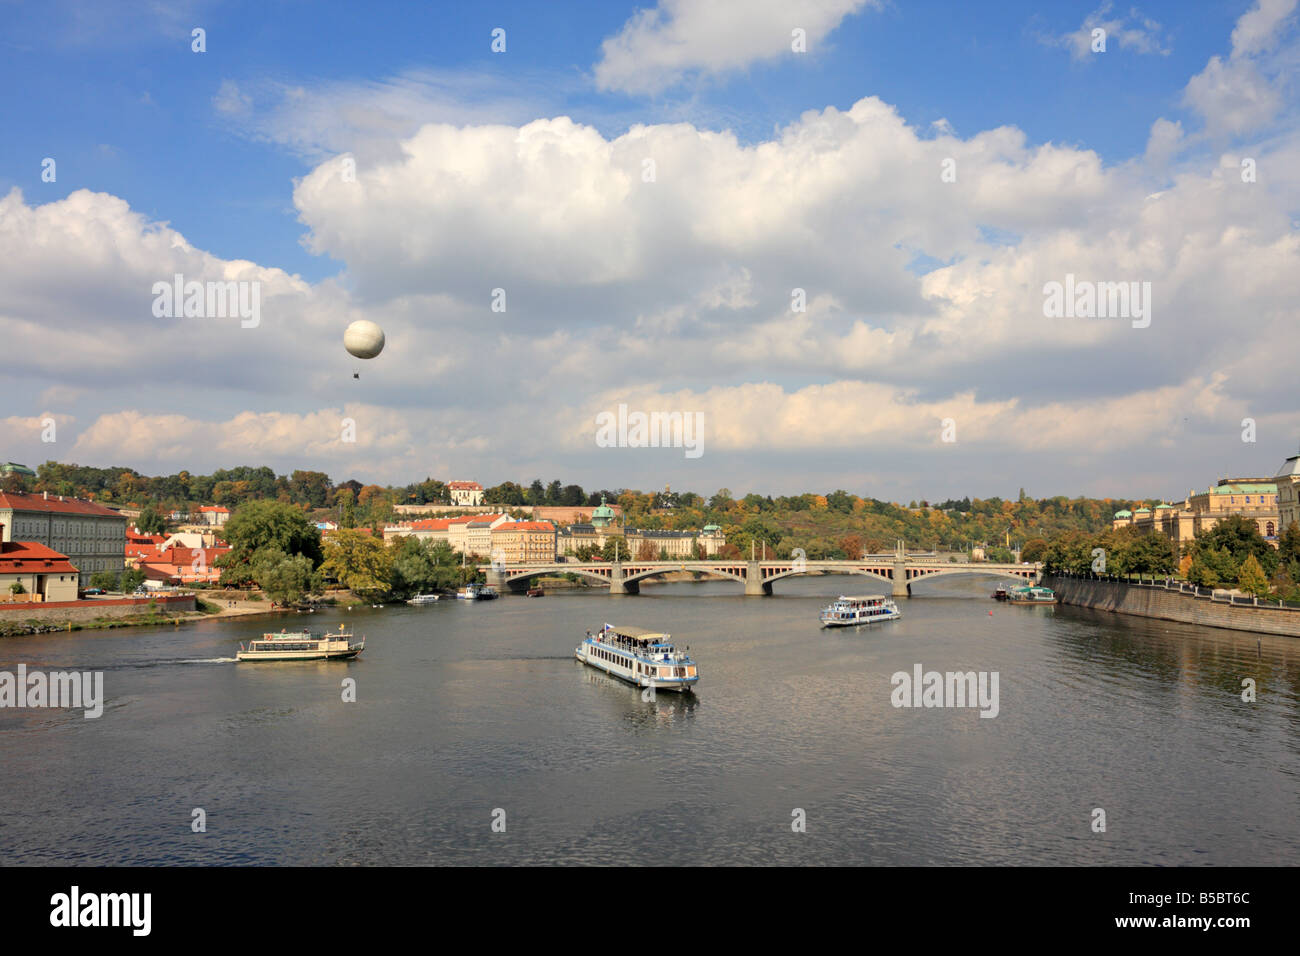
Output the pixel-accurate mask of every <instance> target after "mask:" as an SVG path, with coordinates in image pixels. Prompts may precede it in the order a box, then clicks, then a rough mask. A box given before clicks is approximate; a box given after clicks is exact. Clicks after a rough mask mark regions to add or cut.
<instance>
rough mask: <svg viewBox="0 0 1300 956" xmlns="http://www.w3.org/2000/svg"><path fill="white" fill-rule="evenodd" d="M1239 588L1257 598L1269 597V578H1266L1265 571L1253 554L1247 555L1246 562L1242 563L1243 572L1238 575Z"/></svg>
mask: <svg viewBox="0 0 1300 956" xmlns="http://www.w3.org/2000/svg"><path fill="white" fill-rule="evenodd" d="M1237 586H1238V587H1240V588H1241V589H1242V590H1243V591H1245V592H1246V593H1247V594H1251V595H1254V596H1255V597H1267V596H1268V593H1269V590H1270V589H1269V586H1268V578H1267V577H1265V575H1264V569H1263V568H1262V567H1260V564H1259V562H1258V561H1257V560H1255V556H1254V555H1253V554H1251V555H1247V556H1246V560H1245V561H1243V562H1241V571H1240V572H1239V573H1238V574H1237Z"/></svg>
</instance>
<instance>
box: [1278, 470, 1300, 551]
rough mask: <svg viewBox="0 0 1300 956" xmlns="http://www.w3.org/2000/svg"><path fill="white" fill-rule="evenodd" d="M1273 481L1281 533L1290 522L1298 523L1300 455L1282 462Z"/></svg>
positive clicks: (1299, 512)
mask: <svg viewBox="0 0 1300 956" xmlns="http://www.w3.org/2000/svg"><path fill="white" fill-rule="evenodd" d="M1273 481H1274V482H1276V484H1277V528H1278V534H1279V535H1281V534H1282V532H1284V531H1286V529H1287V528H1289V527H1291V525H1292V523H1300V455H1292V456H1291V457H1290V458H1288V459H1287V460H1286V461H1284V462H1282V467H1281V468H1279V469H1278V470H1277V474H1276V475H1274V476H1273Z"/></svg>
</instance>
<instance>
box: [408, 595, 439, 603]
mask: <svg viewBox="0 0 1300 956" xmlns="http://www.w3.org/2000/svg"><path fill="white" fill-rule="evenodd" d="M437 600H438V595H436V594H417V595H416V596H415V597H413V598H411V599H410V600H409V601H407V602H406V603H407V604H432V603H434V602H435V601H437Z"/></svg>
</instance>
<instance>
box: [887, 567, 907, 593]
mask: <svg viewBox="0 0 1300 956" xmlns="http://www.w3.org/2000/svg"><path fill="white" fill-rule="evenodd" d="M889 577H890V579H891V580H892V581H893V582H894V593H893V596H894V597H896V598H899V597H911V596H912V586H911V585H910V584H908V583H907V565H906V564H905V563H904V562H902V561H895V562H894V569H893V571H892V573H891V574H890V575H889Z"/></svg>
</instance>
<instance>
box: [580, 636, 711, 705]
mask: <svg viewBox="0 0 1300 956" xmlns="http://www.w3.org/2000/svg"><path fill="white" fill-rule="evenodd" d="M689 650H690V648H687V649H686V650H685V651H679V650H677V649H676V648H675V647H674V646H673V644H672V641H671V640H670V636H669V635H668V634H664V633H663V632H661V631H648V630H646V629H645V628H641V627H616V626H615V625H613V624H606V625H605V626H604V627H602V628H601V629H600V630H599V631H597V632H596V633H595V634H592V633H591V631H588V632H587V636H586V638H585V639H584V640H583V642H582V643H581V644H579V645H578V646H577V647H576V648H574V656H575V657H577V658H578V660H580V661H582V662H583V663H584V664H588V665H590V666H592V667H595V668H598V669H600V670H602V671H604V672H605V673H606V674H609V675H610V676H612V677H617V678H618V679H619V680H624V681H627V682H628V683H629V684H635V685H636V686H637V687H653V688H654V689H655V690H671V691H677V692H678V693H686V692H688V691H690V690H691V688H692V687H693V686H694V685H695V683H696V682H697V681H698V680H699V679H700V674H699V668H698V666H697V665H696V663H695V661H694V660H693V659H692V658H691V656H690V654H689V653H688V652H689Z"/></svg>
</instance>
